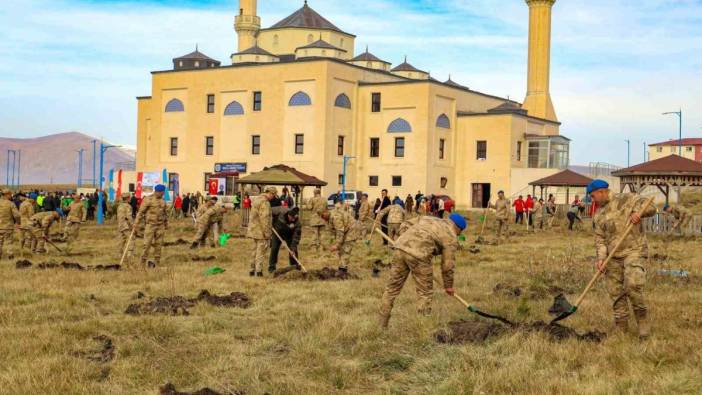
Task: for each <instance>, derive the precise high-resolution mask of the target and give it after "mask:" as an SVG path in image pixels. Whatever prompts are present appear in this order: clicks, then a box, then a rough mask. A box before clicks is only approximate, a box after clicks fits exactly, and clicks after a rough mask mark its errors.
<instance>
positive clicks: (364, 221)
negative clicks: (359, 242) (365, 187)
mask: <svg viewBox="0 0 702 395" xmlns="http://www.w3.org/2000/svg"><path fill="white" fill-rule="evenodd" d="M358 222H360V223H361V227H362V228H361V237H362V238H364V239H365V238H366V236H368V231H370V228H371V227H372V224H373V207H371V205H370V203H368V194H366V193H364V194H363V197H361V206H360V207H359V208H358ZM371 236H373V235H371Z"/></svg>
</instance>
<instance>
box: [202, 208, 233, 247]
mask: <svg viewBox="0 0 702 395" xmlns="http://www.w3.org/2000/svg"><path fill="white" fill-rule="evenodd" d="M227 211H228V208H227V207H225V206H220V207H216V210H215V213H214V215H212V218H211V219H210V221H212V226H210V231H209V232H207V238H208V239H209V240H211V243H212V244H211V245H212V246H213V247H214V248H216V247H217V246H219V237H220V236H221V234H222V232H223V231H224V215H225V214H226V213H227Z"/></svg>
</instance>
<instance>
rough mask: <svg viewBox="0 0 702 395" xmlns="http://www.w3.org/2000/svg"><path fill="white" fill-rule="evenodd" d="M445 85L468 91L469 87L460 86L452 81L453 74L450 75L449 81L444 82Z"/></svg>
mask: <svg viewBox="0 0 702 395" xmlns="http://www.w3.org/2000/svg"><path fill="white" fill-rule="evenodd" d="M444 84H446V85H451V86H455V87H457V88H464V89H468V87H467V86H465V85H461V84H459V83H458V82H455V81H454V80H452V79H451V74H449V77H448V79H447V80H446V81H444Z"/></svg>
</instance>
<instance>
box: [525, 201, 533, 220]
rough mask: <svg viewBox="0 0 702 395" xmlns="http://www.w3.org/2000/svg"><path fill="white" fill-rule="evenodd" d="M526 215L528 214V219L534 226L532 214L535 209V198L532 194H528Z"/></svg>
mask: <svg viewBox="0 0 702 395" xmlns="http://www.w3.org/2000/svg"><path fill="white" fill-rule="evenodd" d="M525 206H526V210H525V211H526V216H527V221H529V226H534V222H533V221H532V219H531V215H532V213H533V211H534V198H532V197H531V195H527V198H526V202H525Z"/></svg>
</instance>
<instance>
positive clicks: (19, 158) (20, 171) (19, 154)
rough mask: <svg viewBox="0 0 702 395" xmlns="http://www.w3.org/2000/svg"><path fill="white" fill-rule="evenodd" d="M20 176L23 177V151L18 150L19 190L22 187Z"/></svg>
mask: <svg viewBox="0 0 702 395" xmlns="http://www.w3.org/2000/svg"><path fill="white" fill-rule="evenodd" d="M20 175H22V150H17V189H19V187H20Z"/></svg>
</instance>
